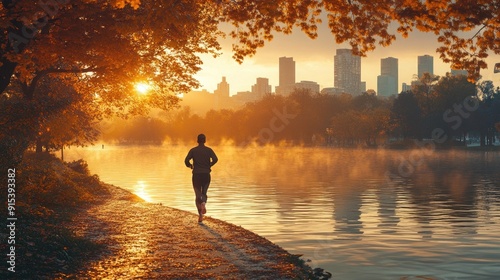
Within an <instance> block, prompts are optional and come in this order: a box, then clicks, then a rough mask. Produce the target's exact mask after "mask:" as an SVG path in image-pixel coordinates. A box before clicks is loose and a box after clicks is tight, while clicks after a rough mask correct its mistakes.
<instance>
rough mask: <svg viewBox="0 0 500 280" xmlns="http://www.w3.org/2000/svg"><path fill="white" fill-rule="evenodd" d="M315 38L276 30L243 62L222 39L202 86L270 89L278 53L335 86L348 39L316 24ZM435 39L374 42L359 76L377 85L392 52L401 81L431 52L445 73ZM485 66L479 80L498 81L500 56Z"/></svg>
mask: <svg viewBox="0 0 500 280" xmlns="http://www.w3.org/2000/svg"><path fill="white" fill-rule="evenodd" d="M318 33H319V37H318V38H316V39H314V40H312V39H310V38H309V37H307V36H306V35H305V34H303V33H301V32H300V31H295V32H294V33H293V34H291V35H282V34H278V35H275V38H274V39H273V40H272V41H271V42H267V44H266V46H265V47H264V48H261V49H258V50H257V54H256V55H255V56H254V57H249V58H246V59H245V61H244V63H243V64H241V65H240V64H238V63H237V62H235V61H234V60H233V59H232V58H231V55H232V53H231V43H232V42H231V41H230V40H229V39H226V40H224V41H222V42H221V43H222V46H223V50H222V51H223V55H221V56H219V57H217V58H212V57H210V56H203V61H204V65H202V68H203V69H202V70H201V71H200V72H199V73H198V75H196V78H197V79H198V80H199V81H200V82H201V84H202V87H201V89H206V90H208V91H210V92H213V91H214V90H215V89H216V88H217V84H218V83H219V82H220V81H221V80H222V76H225V77H226V78H227V82H228V83H229V85H230V93H231V95H233V94H236V93H237V92H238V91H251V86H252V85H254V84H255V82H256V78H258V77H264V78H268V79H269V83H270V84H271V86H272V89H273V92H274V90H275V86H277V85H278V77H279V73H278V68H279V65H278V60H279V57H282V56H287V57H293V59H294V60H295V72H296V82H300V81H302V80H306V81H315V82H317V83H318V84H319V85H320V88H324V87H333V75H334V71H333V68H334V63H333V59H334V55H335V52H336V49H339V48H349V45H348V44H342V45H338V44H336V43H335V40H334V37H333V35H331V33H330V32H329V30H327V28H325V27H320V28H319V31H318ZM437 46H438V45H437V43H436V38H435V36H434V35H433V34H429V33H420V32H414V33H411V34H410V36H409V38H406V39H403V38H402V37H401V36H399V35H397V39H396V41H395V42H394V43H393V44H392V45H391V46H389V47H386V48H383V47H378V48H377V49H376V50H375V51H373V52H370V53H368V54H367V57H364V58H362V60H361V80H362V81H366V88H367V89H374V90H377V75H380V59H382V58H386V57H390V56H391V57H395V58H397V59H398V62H399V85H398V87H399V88H398V91H400V90H401V84H402V83H403V82H406V83H407V84H409V83H410V82H411V80H412V76H413V74H416V73H417V56H420V55H425V54H428V55H431V56H433V57H434V74H436V75H439V76H443V75H445V74H446V72H449V71H450V66H449V65H448V64H445V63H443V62H442V61H441V60H440V58H439V55H438V54H437V53H436V52H435V50H436V48H437ZM487 62H488V67H489V69H487V70H482V71H481V74H482V75H483V80H492V81H493V82H494V83H495V85H497V86H498V85H500V73H498V74H493V66H494V63H495V62H500V55H494V54H493V53H491V54H490V57H489V58H488V60H487Z"/></svg>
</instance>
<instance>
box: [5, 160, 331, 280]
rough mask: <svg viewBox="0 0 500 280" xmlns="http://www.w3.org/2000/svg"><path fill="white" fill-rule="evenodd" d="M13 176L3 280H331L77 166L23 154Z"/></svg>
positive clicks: (248, 235) (258, 240) (229, 228)
mask: <svg viewBox="0 0 500 280" xmlns="http://www.w3.org/2000/svg"><path fill="white" fill-rule="evenodd" d="M16 172H17V178H18V181H19V182H20V183H19V185H18V187H17V190H16V191H17V192H18V193H17V195H18V197H19V199H18V200H17V210H18V217H19V219H18V223H17V224H16V225H17V228H16V245H15V246H16V254H17V255H16V271H15V272H10V271H8V270H7V268H6V267H4V264H5V262H3V264H2V266H1V267H0V269H1V271H0V276H1V277H0V278H2V279H23V278H25V279H28V278H29V279H68V278H70V279H328V278H329V277H330V275H329V274H328V273H325V272H323V271H322V270H321V269H315V270H313V269H312V268H311V267H309V266H308V265H307V264H306V263H305V262H304V261H303V260H302V259H300V258H299V256H296V255H292V254H290V253H288V252H287V251H285V250H284V249H282V248H281V247H279V246H277V245H275V244H273V243H272V242H270V241H269V240H267V239H265V238H263V237H260V236H258V235H256V234H254V233H252V232H250V231H247V230H245V229H243V228H241V227H238V226H235V225H232V224H229V223H226V222H223V221H221V220H217V219H212V218H210V217H207V218H206V219H205V220H204V222H203V224H198V222H197V216H196V215H194V214H193V213H189V212H186V211H182V210H178V209H174V208H171V207H167V206H162V205H156V204H151V203H147V202H145V201H143V200H142V199H140V198H139V197H137V196H135V195H133V194H132V193H130V192H129V191H126V190H124V189H121V188H119V187H116V186H112V185H108V184H105V183H103V182H101V181H99V179H98V177H97V176H95V175H93V176H91V175H90V174H89V172H88V168H87V166H86V164H85V162H83V161H78V162H73V163H63V162H61V161H60V160H58V159H56V158H55V157H53V156H50V155H45V156H43V157H41V158H40V157H37V156H35V155H27V156H26V157H25V160H24V162H23V164H21V165H20V166H19V167H17V168H16ZM1 234H2V240H5V239H4V237H6V236H4V235H5V234H4V233H3V232H2V233H1ZM6 244H7V243H6V242H3V243H2V244H1V245H0V248H1V249H2V252H5V251H6V250H7V247H6Z"/></svg>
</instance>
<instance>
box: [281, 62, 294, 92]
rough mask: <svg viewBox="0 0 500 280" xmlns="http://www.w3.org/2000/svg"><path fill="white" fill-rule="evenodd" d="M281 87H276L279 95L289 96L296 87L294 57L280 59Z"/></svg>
mask: <svg viewBox="0 0 500 280" xmlns="http://www.w3.org/2000/svg"><path fill="white" fill-rule="evenodd" d="M279 68H280V69H279V78H280V80H279V85H278V86H277V87H276V93H277V94H288V93H290V91H293V89H294V87H295V61H294V60H293V57H286V56H284V57H280V58H279Z"/></svg>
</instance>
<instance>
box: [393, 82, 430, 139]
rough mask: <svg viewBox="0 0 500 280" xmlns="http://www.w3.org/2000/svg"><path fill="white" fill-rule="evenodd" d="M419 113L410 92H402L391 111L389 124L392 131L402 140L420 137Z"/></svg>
mask: <svg viewBox="0 0 500 280" xmlns="http://www.w3.org/2000/svg"><path fill="white" fill-rule="evenodd" d="M421 119H422V115H421V111H420V107H419V106H418V101H417V99H416V97H415V95H414V94H413V93H412V92H402V93H400V94H399V95H398V97H397V98H396V99H395V100H394V103H393V105H392V109H391V123H392V126H393V129H394V131H395V132H396V133H397V134H398V135H399V136H402V137H403V138H419V137H420V136H421V131H420V128H421Z"/></svg>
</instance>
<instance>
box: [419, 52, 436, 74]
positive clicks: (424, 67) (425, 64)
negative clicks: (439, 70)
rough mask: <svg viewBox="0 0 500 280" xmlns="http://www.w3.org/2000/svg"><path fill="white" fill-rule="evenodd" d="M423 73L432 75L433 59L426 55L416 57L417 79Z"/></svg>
mask: <svg viewBox="0 0 500 280" xmlns="http://www.w3.org/2000/svg"><path fill="white" fill-rule="evenodd" d="M424 73H429V74H431V76H432V75H434V58H433V57H432V56H430V55H427V54H426V55H422V56H419V57H418V78H420V77H422V75H424Z"/></svg>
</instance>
